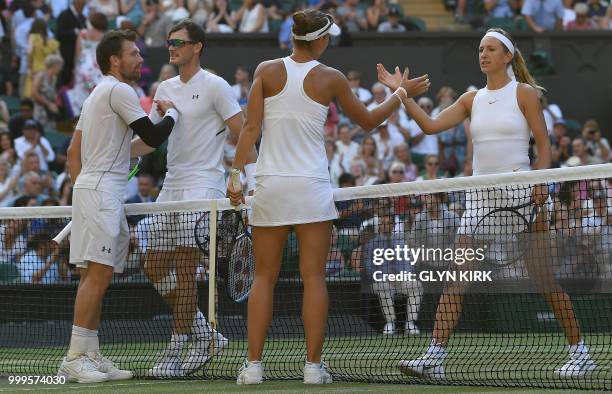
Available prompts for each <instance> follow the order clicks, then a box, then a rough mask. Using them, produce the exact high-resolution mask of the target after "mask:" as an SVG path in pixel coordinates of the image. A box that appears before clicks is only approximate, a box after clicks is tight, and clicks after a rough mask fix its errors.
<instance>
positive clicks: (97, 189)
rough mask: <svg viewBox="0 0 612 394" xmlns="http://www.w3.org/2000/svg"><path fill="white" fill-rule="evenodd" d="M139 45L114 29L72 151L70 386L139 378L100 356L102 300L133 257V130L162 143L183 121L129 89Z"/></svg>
mask: <svg viewBox="0 0 612 394" xmlns="http://www.w3.org/2000/svg"><path fill="white" fill-rule="evenodd" d="M135 41H136V34H135V33H134V32H131V31H111V32H109V33H107V34H106V35H105V36H104V38H103V39H102V41H101V42H100V44H99V45H98V47H97V50H96V60H97V62H98V65H99V66H100V70H101V71H102V73H103V74H104V78H103V79H102V81H101V82H100V84H98V86H96V88H95V89H94V90H93V92H92V93H91V94H90V95H89V97H88V98H87V100H85V103H84V104H83V110H82V112H81V116H80V118H79V122H78V124H77V127H76V130H75V132H74V135H73V137H72V141H71V143H70V147H69V148H68V168H69V171H70V177H71V179H72V181H73V182H74V196H73V206H72V237H71V243H70V263H71V264H75V265H77V266H78V267H80V268H83V269H81V282H80V284H79V289H78V291H77V295H76V300H75V305H74V323H73V326H72V336H71V339H70V348H69V349H68V354H67V356H66V357H65V358H64V359H63V361H62V363H61V366H60V369H59V371H58V375H59V376H63V377H65V378H66V380H67V381H77V382H79V383H96V382H103V381H106V380H122V379H130V378H132V376H133V374H132V372H131V371H126V370H121V369H119V368H117V367H116V366H115V364H114V363H113V362H112V361H110V360H108V359H107V358H105V357H104V356H102V354H100V348H99V339H98V327H99V325H100V315H101V312H102V300H103V298H104V293H105V292H106V289H107V287H108V285H109V283H110V281H111V279H112V277H113V272H123V268H124V266H125V262H126V257H127V250H128V243H129V231H128V225H127V220H126V218H125V212H124V209H123V195H124V194H125V188H126V186H127V175H128V168H129V158H130V141H131V139H132V136H133V133H136V134H138V135H139V136H140V137H141V138H142V140H143V141H145V142H146V143H147V144H149V145H151V146H159V145H161V144H162V143H163V142H164V141H165V140H166V139H167V138H168V136H169V135H170V132H171V131H172V128H173V126H174V124H175V122H176V121H177V119H178V112H177V111H176V110H175V109H174V105H173V104H172V103H171V102H169V101H158V103H157V106H158V108H159V109H160V110H161V111H163V113H165V116H164V117H163V119H161V120H160V122H159V123H157V124H153V123H152V122H151V120H150V119H149V117H148V116H147V115H146V113H145V112H144V111H143V110H142V108H141V107H140V103H139V101H138V97H137V96H136V92H135V91H134V89H132V88H131V87H130V85H128V83H129V82H132V81H137V80H138V79H140V68H141V66H142V62H143V60H142V57H141V56H140V52H139V50H138V47H137V46H136V44H135Z"/></svg>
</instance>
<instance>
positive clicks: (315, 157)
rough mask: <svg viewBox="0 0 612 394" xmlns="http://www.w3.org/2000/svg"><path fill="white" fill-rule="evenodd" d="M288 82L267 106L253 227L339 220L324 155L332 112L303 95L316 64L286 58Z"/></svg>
mask: <svg viewBox="0 0 612 394" xmlns="http://www.w3.org/2000/svg"><path fill="white" fill-rule="evenodd" d="M283 63H284V65H285V69H286V70H287V82H286V83H285V86H284V88H283V90H282V91H281V92H280V93H279V94H277V95H276V96H272V97H268V98H266V99H265V100H264V120H263V136H262V140H261V146H260V151H259V158H258V160H257V172H256V174H257V175H256V192H255V196H254V199H253V211H252V214H251V220H250V223H251V224H252V225H253V226H283V225H291V224H302V223H315V222H322V221H327V220H333V219H336V218H338V212H337V211H336V206H335V204H334V196H333V192H332V187H331V182H330V178H329V171H328V169H327V168H328V163H327V155H326V154H325V137H324V125H325V120H326V119H327V111H328V108H327V107H326V106H324V105H322V104H319V103H317V102H316V101H314V100H313V99H311V98H310V97H308V95H307V94H306V92H305V91H304V79H305V78H306V75H308V73H309V72H310V70H312V69H313V68H314V67H316V66H317V65H319V64H320V63H319V62H318V61H315V60H313V61H310V62H307V63H297V62H295V61H293V60H292V59H291V58H289V57H285V58H283Z"/></svg>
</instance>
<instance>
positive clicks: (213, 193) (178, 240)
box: [147, 188, 225, 251]
mask: <svg viewBox="0 0 612 394" xmlns="http://www.w3.org/2000/svg"><path fill="white" fill-rule="evenodd" d="M219 198H225V195H224V194H223V192H221V191H220V190H217V189H209V188H197V189H164V188H162V190H161V192H160V193H159V196H158V197H157V202H167V201H188V200H211V199H219ZM201 215H202V213H195V212H194V213H192V212H179V213H166V214H163V215H154V216H153V217H152V219H151V225H150V229H149V230H150V231H148V236H149V242H148V245H147V247H148V249H152V250H159V251H171V250H174V249H175V248H176V247H177V246H187V247H193V248H196V247H197V244H196V242H195V239H194V234H193V231H194V229H195V224H196V222H197V221H198V219H199V218H200V216H201Z"/></svg>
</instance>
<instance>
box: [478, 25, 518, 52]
mask: <svg viewBox="0 0 612 394" xmlns="http://www.w3.org/2000/svg"><path fill="white" fill-rule="evenodd" d="M484 36H485V37H493V38H497V39H498V40H499V41H501V42H502V44H504V45H505V46H506V48H508V50H509V51H510V53H511V54H512V56H514V45H512V41H510V40H509V39H508V37H506V36H504V35H503V34H501V33H498V32H496V31H490V32H488V33H487V34H485V35H484ZM483 38H484V37H483Z"/></svg>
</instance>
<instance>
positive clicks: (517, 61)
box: [512, 46, 546, 93]
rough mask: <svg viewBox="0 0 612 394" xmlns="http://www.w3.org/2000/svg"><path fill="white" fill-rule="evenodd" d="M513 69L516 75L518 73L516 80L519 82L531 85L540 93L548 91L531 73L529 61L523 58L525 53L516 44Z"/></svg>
mask: <svg viewBox="0 0 612 394" xmlns="http://www.w3.org/2000/svg"><path fill="white" fill-rule="evenodd" d="M512 71H514V75H516V80H517V81H518V82H522V83H526V84H528V85H531V86H532V87H533V88H534V89H535V90H537V91H538V93H543V92H545V91H546V89H544V88H543V87H542V86H540V85H538V82H537V81H536V80H535V78H534V77H533V76H532V75H531V73H530V72H529V68H527V63H525V59H524V58H523V54H522V53H521V51H519V49H518V48H517V47H516V46H515V47H514V57H513V58H512Z"/></svg>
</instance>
